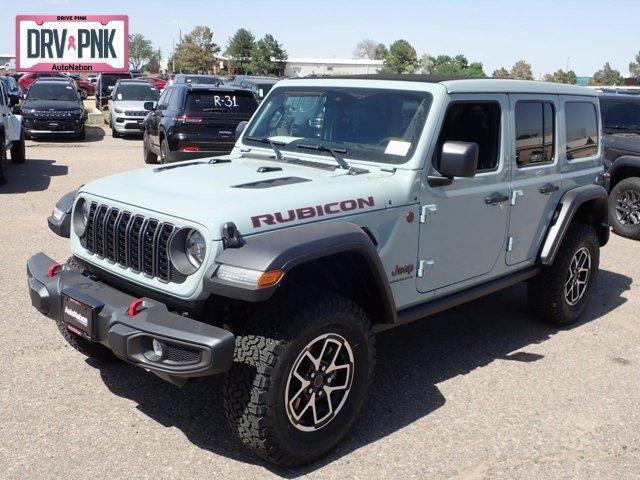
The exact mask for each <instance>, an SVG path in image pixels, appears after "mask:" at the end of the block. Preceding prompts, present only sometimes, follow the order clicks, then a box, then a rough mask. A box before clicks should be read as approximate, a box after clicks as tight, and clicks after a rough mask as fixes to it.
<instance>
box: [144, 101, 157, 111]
mask: <svg viewBox="0 0 640 480" xmlns="http://www.w3.org/2000/svg"><path fill="white" fill-rule="evenodd" d="M142 108H144V109H145V110H149V111H150V112H152V111H154V110H155V109H156V102H144V103H143V104H142Z"/></svg>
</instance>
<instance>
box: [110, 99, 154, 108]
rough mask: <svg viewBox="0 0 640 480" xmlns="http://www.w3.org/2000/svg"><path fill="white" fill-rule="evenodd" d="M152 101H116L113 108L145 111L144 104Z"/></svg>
mask: <svg viewBox="0 0 640 480" xmlns="http://www.w3.org/2000/svg"><path fill="white" fill-rule="evenodd" d="M151 101H152V100H145V101H141V100H114V101H113V106H114V108H115V107H117V108H121V109H123V110H144V108H143V106H144V104H145V103H147V102H151Z"/></svg>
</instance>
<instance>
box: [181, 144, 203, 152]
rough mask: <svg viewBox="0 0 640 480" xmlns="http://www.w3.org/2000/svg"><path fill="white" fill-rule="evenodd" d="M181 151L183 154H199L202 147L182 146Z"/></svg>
mask: <svg viewBox="0 0 640 480" xmlns="http://www.w3.org/2000/svg"><path fill="white" fill-rule="evenodd" d="M179 150H180V151H181V152H199V151H200V147H199V146H198V145H182V146H181V147H180V149H179Z"/></svg>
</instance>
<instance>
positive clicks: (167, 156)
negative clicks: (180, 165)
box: [160, 138, 172, 163]
mask: <svg viewBox="0 0 640 480" xmlns="http://www.w3.org/2000/svg"><path fill="white" fill-rule="evenodd" d="M171 160H172V158H171V150H169V142H167V139H166V138H163V139H162V142H160V163H170V162H171Z"/></svg>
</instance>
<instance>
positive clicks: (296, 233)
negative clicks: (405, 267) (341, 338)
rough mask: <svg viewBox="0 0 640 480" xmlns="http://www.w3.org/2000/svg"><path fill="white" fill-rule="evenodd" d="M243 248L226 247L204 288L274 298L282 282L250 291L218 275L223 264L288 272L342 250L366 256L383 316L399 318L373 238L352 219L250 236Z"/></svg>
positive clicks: (249, 297) (217, 292)
mask: <svg viewBox="0 0 640 480" xmlns="http://www.w3.org/2000/svg"><path fill="white" fill-rule="evenodd" d="M244 241H245V244H244V245H243V246H242V247H240V248H227V249H226V250H224V251H223V252H222V253H221V254H219V255H218V257H217V258H216V260H215V263H214V264H213V265H212V266H211V267H209V269H208V270H207V272H206V273H205V280H204V289H205V290H206V291H207V292H209V293H212V294H215V295H221V296H224V297H231V298H236V299H240V300H247V301H253V302H256V301H264V300H267V299H269V298H270V297H271V296H272V295H273V293H274V292H275V290H276V288H278V286H277V285H276V286H272V287H266V288H255V289H248V288H242V287H238V286H237V285H231V284H229V283H227V282H224V281H222V280H220V279H218V278H217V277H216V276H215V272H216V270H217V268H218V266H219V265H220V264H225V265H233V266H235V267H241V268H250V269H253V270H260V271H268V270H274V269H282V270H283V271H284V272H285V275H284V278H286V276H287V272H289V271H291V270H292V269H293V268H295V267H297V266H299V265H302V264H304V263H306V262H309V261H312V260H317V259H321V258H323V257H328V256H330V255H333V254H337V253H345V252H353V253H357V254H359V255H361V256H362V257H363V258H364V259H365V260H366V264H367V267H368V268H369V269H370V272H368V273H371V276H370V277H371V278H373V283H374V284H373V285H368V286H367V288H373V289H375V292H376V294H377V295H380V298H381V299H382V304H383V312H381V314H382V315H381V316H382V317H383V318H385V319H387V320H388V321H390V322H394V321H395V320H396V318H397V310H396V307H395V302H394V300H393V294H392V292H391V287H390V286H389V281H388V279H387V276H386V273H385V271H384V267H383V266H382V262H381V261H380V256H379V255H378V252H377V250H376V247H375V245H374V244H373V241H372V240H371V238H370V237H369V236H368V235H367V233H365V232H364V231H363V230H362V228H360V227H359V226H358V225H356V224H354V223H351V222H319V223H312V224H307V225H301V226H298V227H291V228H286V229H282V230H277V231H272V232H265V233H260V234H257V235H252V236H249V237H245V239H244Z"/></svg>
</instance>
